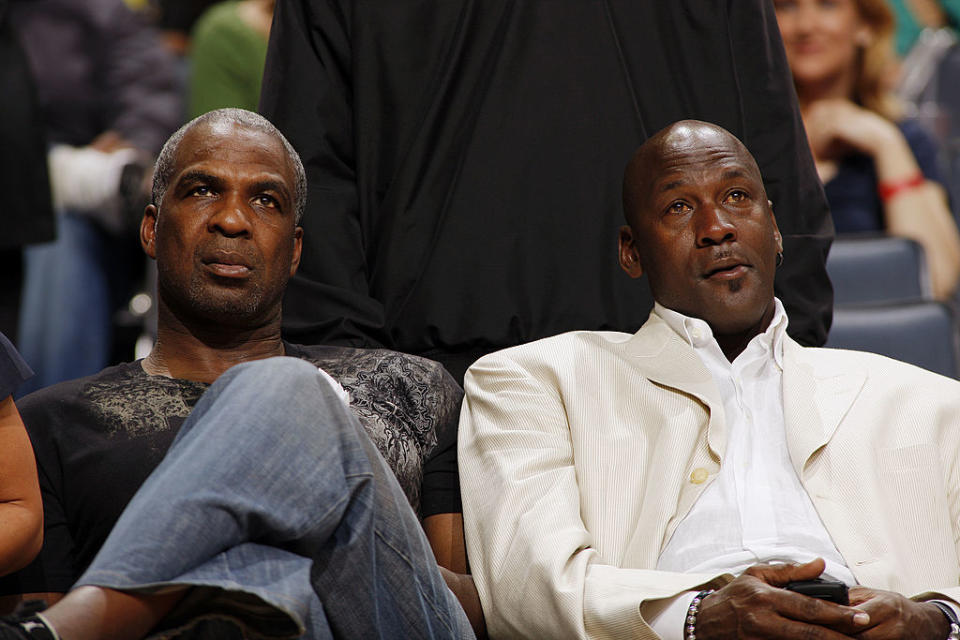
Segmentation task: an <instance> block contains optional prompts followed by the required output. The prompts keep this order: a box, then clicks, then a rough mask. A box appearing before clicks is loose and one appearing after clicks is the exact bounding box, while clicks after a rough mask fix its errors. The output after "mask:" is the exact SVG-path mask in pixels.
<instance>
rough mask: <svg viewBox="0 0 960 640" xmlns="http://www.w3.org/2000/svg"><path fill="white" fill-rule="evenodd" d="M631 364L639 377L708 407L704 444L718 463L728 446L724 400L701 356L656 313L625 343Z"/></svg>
mask: <svg viewBox="0 0 960 640" xmlns="http://www.w3.org/2000/svg"><path fill="white" fill-rule="evenodd" d="M627 350H628V354H629V355H630V357H631V362H633V363H635V364H636V367H637V368H638V370H639V372H640V374H641V375H643V376H644V377H646V378H647V379H649V380H651V381H652V382H655V383H657V384H660V385H663V386H665V387H670V388H671V389H677V390H678V391H681V392H683V393H686V394H688V395H691V396H693V397H694V398H696V399H697V400H699V401H700V402H701V403H702V404H704V405H705V406H706V407H707V410H708V411H709V413H710V420H709V424H708V430H707V444H708V446H709V447H710V451H711V452H712V453H713V455H714V456H716V458H717V459H718V460H720V459H722V458H723V452H724V450H725V449H726V444H727V432H726V425H725V422H724V419H723V401H722V400H721V398H720V393H719V390H718V389H717V385H716V383H715V382H714V381H713V377H712V376H711V375H710V372H709V371H707V368H706V367H705V366H704V365H703V362H702V361H701V360H700V356H698V355H697V353H696V352H695V351H694V350H693V348H691V347H690V345H688V344H687V343H686V342H685V341H684V340H683V339H682V338H680V336H678V335H677V334H676V332H675V331H674V330H673V329H671V328H670V326H669V325H668V324H667V323H666V322H664V321H663V320H662V319H661V318H660V317H659V316H657V315H655V314H651V315H650V319H649V320H647V322H646V323H645V324H644V325H643V327H641V328H640V330H639V331H638V332H637V333H636V334H634V337H633V338H632V339H631V340H630V341H629V342H628V343H627Z"/></svg>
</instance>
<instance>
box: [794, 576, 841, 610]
mask: <svg viewBox="0 0 960 640" xmlns="http://www.w3.org/2000/svg"><path fill="white" fill-rule="evenodd" d="M786 588H787V589H789V590H790V591H795V592H796V593H802V594H803V595H805V596H810V597H811V598H819V599H821V600H829V601H830V602H836V603H837V604H843V605H847V604H850V599H849V598H848V597H847V585H845V584H844V583H842V582H836V581H834V580H824V579H823V578H817V579H815V580H800V581H797V582H790V583H787V587H786Z"/></svg>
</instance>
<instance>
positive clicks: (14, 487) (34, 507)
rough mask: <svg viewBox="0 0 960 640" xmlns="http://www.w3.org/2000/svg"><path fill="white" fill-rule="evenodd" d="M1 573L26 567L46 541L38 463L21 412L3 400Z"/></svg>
mask: <svg viewBox="0 0 960 640" xmlns="http://www.w3.org/2000/svg"><path fill="white" fill-rule="evenodd" d="M0 532H2V534H0V575H4V574H7V573H10V572H12V571H16V570H17V569H20V568H22V567H24V566H26V565H27V564H28V563H29V562H30V561H31V560H33V558H34V556H36V555H37V553H38V552H39V551H40V546H41V544H42V542H43V507H42V503H41V501H40V487H39V485H38V484H37V465H36V462H35V461H34V457H33V448H32V447H31V446H30V439H29V438H28V437H27V432H26V430H25V429H24V427H23V422H22V421H21V420H20V414H19V413H18V412H17V407H16V405H14V403H13V398H12V397H11V396H7V398H6V399H5V400H3V401H2V402H0Z"/></svg>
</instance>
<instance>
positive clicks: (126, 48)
mask: <svg viewBox="0 0 960 640" xmlns="http://www.w3.org/2000/svg"><path fill="white" fill-rule="evenodd" d="M9 11H10V21H11V24H12V25H13V27H14V29H15V30H16V34H17V35H18V36H19V38H20V43H21V45H22V46H23V48H24V50H25V51H26V53H27V58H28V59H29V61H30V66H31V68H32V70H33V74H34V77H35V78H36V85H37V89H38V91H39V96H40V105H41V109H42V114H43V117H44V119H45V122H46V126H47V137H48V141H49V142H50V143H51V144H54V143H63V144H69V145H73V146H83V145H86V144H89V143H90V142H91V141H92V140H93V139H94V138H95V137H96V136H98V135H100V134H101V133H103V132H104V131H107V130H113V131H116V132H117V133H119V134H121V135H122V136H123V137H124V138H125V139H126V140H128V141H129V142H130V143H131V144H133V145H134V146H135V147H137V148H138V149H142V150H144V151H147V152H150V153H156V152H157V151H159V150H160V147H161V146H162V145H163V143H164V141H166V139H167V137H168V136H169V135H170V134H171V133H173V131H174V129H176V128H177V126H179V124H180V123H181V122H182V121H183V105H182V98H181V88H180V86H179V85H178V80H177V71H176V61H175V59H174V57H173V56H172V55H171V54H170V53H169V52H168V51H167V50H165V49H164V48H163V47H161V46H159V44H158V40H157V39H156V37H155V35H153V29H152V27H151V26H150V25H149V23H148V22H147V21H146V19H145V17H144V16H142V15H140V14H137V13H135V12H133V11H132V10H130V9H129V8H128V7H127V5H126V4H124V2H122V1H121V0H12V2H10V9H9Z"/></svg>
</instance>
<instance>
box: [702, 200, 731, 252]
mask: <svg viewBox="0 0 960 640" xmlns="http://www.w3.org/2000/svg"><path fill="white" fill-rule="evenodd" d="M736 239H737V228H736V226H735V225H734V224H733V222H732V220H731V219H730V215H729V213H728V212H727V211H725V210H724V209H723V207H719V206H707V207H701V209H700V211H698V212H697V245H698V246H701V247H708V246H713V245H718V244H723V243H725V242H733V241H734V240H736Z"/></svg>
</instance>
